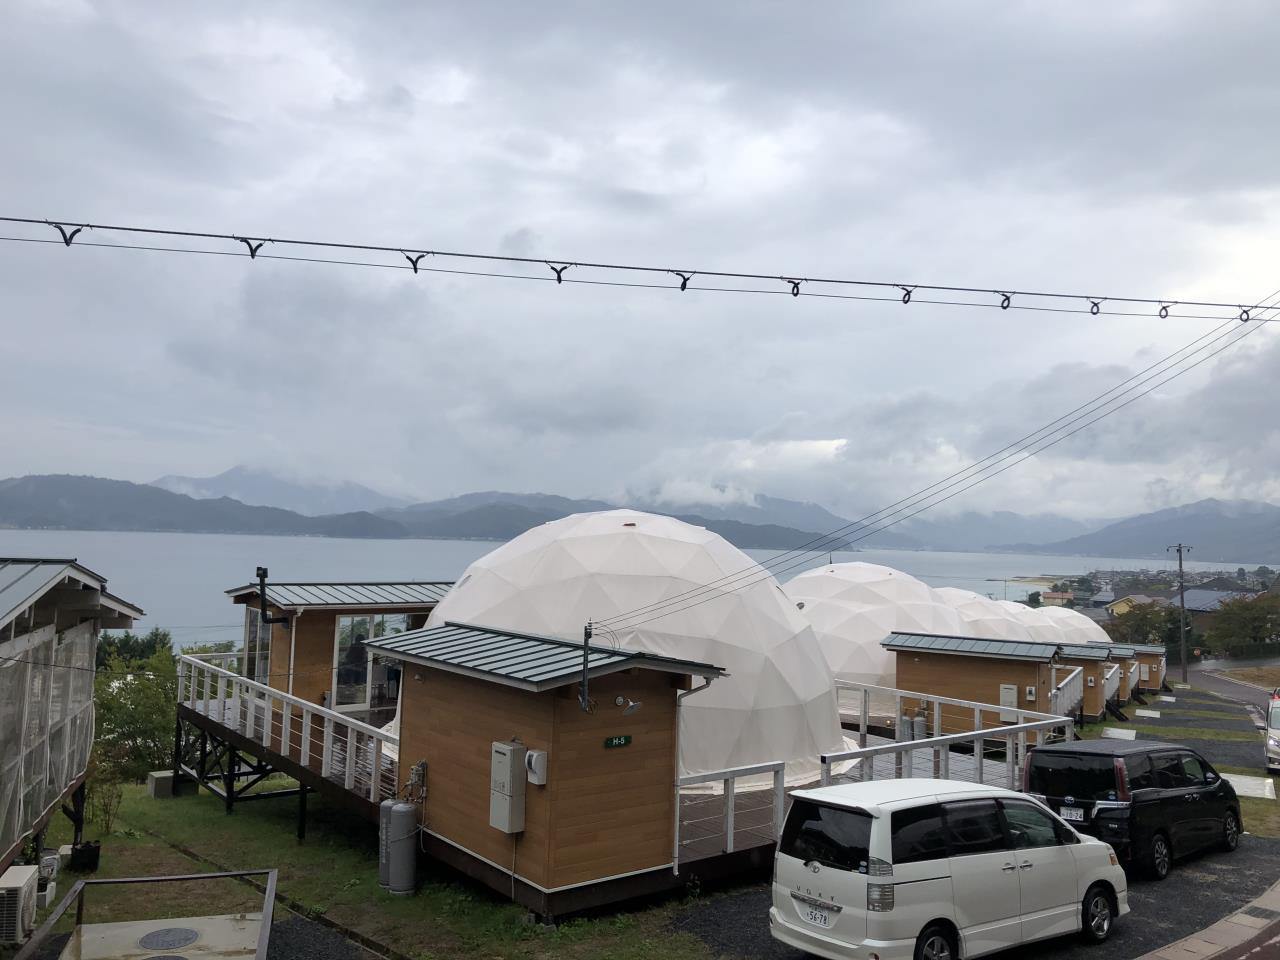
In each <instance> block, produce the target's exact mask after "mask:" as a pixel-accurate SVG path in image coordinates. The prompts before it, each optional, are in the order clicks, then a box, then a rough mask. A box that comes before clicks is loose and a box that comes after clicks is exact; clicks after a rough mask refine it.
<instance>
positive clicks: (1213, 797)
mask: <svg viewBox="0 0 1280 960" xmlns="http://www.w3.org/2000/svg"><path fill="white" fill-rule="evenodd" d="M1022 788H1023V790H1024V791H1025V792H1026V793H1029V794H1031V795H1032V796H1034V797H1036V798H1037V799H1039V800H1042V801H1043V802H1044V803H1046V804H1048V805H1049V806H1050V807H1051V808H1052V809H1053V810H1054V812H1055V813H1057V814H1058V816H1060V817H1062V819H1063V820H1066V821H1067V822H1068V823H1070V824H1072V825H1073V826H1075V827H1076V828H1077V829H1079V830H1082V831H1084V832H1085V833H1089V834H1092V835H1093V836H1095V837H1098V838H1099V839H1101V840H1105V841H1107V843H1109V844H1111V846H1112V847H1114V848H1115V851H1116V853H1118V854H1119V855H1120V856H1121V857H1122V858H1123V859H1125V860H1126V861H1129V862H1134V863H1137V864H1138V865H1140V866H1141V867H1142V868H1143V869H1144V870H1145V871H1146V872H1147V873H1148V874H1149V875H1150V876H1152V877H1154V878H1155V879H1157V880H1163V879H1164V878H1165V876H1166V874H1168V872H1169V866H1170V864H1171V863H1172V862H1173V859H1174V858H1175V857H1181V856H1185V855H1186V854H1189V853H1194V852H1195V851H1197V850H1203V849H1206V848H1209V847H1218V848H1221V849H1224V850H1234V849H1235V848H1236V846H1237V845H1238V844H1239V843H1240V830H1241V823H1240V801H1239V800H1238V799H1236V791H1235V789H1234V788H1233V787H1232V786H1231V784H1230V783H1228V782H1227V781H1226V780H1224V779H1222V777H1221V776H1219V775H1218V772H1217V771H1216V770H1214V769H1213V767H1211V766H1210V765H1209V763H1208V762H1207V761H1206V760H1205V759H1204V757H1202V756H1200V754H1198V753H1196V752H1195V751H1194V750H1192V749H1191V748H1189V747H1183V746H1180V745H1178V744H1176V743H1153V742H1150V741H1137V740H1134V741H1123V740H1077V741H1075V742H1074V743H1058V744H1052V745H1050V746H1044V747H1036V748H1035V749H1034V750H1032V751H1031V752H1030V753H1029V754H1028V755H1027V763H1026V766H1025V768H1024V770H1023V783H1022Z"/></svg>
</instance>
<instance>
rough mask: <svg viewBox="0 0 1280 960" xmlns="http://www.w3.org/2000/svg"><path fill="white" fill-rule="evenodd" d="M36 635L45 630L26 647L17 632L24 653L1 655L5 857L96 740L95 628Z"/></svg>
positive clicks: (0, 786)
mask: <svg viewBox="0 0 1280 960" xmlns="http://www.w3.org/2000/svg"><path fill="white" fill-rule="evenodd" d="M36 633H37V635H41V634H47V636H38V639H37V640H36V642H35V643H34V644H33V645H30V646H28V645H27V644H25V643H23V638H22V636H21V635H19V636H18V638H17V643H16V644H14V645H13V646H16V647H17V648H18V649H21V653H20V654H15V655H14V658H13V659H11V660H0V855H3V853H4V851H6V850H8V849H9V848H11V847H12V846H13V845H14V844H15V843H17V842H18V841H19V840H21V839H22V838H23V836H24V835H25V834H26V833H27V832H28V831H29V830H30V827H31V824H32V823H34V822H35V821H36V820H37V819H39V818H40V817H41V816H42V815H43V814H44V813H45V811H47V810H48V809H49V808H50V807H51V806H53V805H54V804H55V803H57V801H58V800H59V798H60V797H61V796H62V793H63V791H64V790H66V788H67V787H68V786H70V785H71V783H72V782H73V781H74V780H75V779H76V778H77V777H79V776H80V774H82V773H83V772H84V771H85V768H86V767H87V766H88V763H89V752H90V750H91V748H92V746H93V666H94V649H95V647H94V644H95V642H96V641H95V638H94V635H93V632H92V630H91V629H90V627H89V626H88V625H83V626H80V627H76V628H73V629H71V630H67V631H65V632H64V633H63V634H62V636H61V637H59V636H58V635H56V634H55V633H54V631H53V629H52V627H48V628H44V629H42V630H38V631H36ZM9 646H10V645H8V644H0V652H5V651H6V650H7V649H8V648H9ZM72 668H79V669H72Z"/></svg>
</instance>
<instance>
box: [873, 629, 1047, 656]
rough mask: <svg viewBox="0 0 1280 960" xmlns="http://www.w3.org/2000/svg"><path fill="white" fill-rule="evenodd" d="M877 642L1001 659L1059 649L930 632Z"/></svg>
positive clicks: (895, 647) (898, 635)
mask: <svg viewBox="0 0 1280 960" xmlns="http://www.w3.org/2000/svg"><path fill="white" fill-rule="evenodd" d="M880 643H881V645H882V646H884V648H885V649H887V650H927V651H929V652H930V653H952V654H960V655H962V656H977V657H999V658H1001V659H1004V660H1042V661H1049V660H1052V659H1053V656H1054V654H1056V653H1057V652H1058V645H1057V644H1056V643H1024V642H1022V641H1018V640H983V639H980V638H977V637H948V636H939V635H935V634H930V633H891V634H889V636H887V637H885V638H884V639H883V640H881V641H880Z"/></svg>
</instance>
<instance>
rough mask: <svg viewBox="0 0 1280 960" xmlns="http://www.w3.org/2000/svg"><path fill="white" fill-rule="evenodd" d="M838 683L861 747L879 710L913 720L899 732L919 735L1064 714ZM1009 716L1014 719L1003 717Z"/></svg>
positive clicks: (900, 722) (844, 713) (1056, 717)
mask: <svg viewBox="0 0 1280 960" xmlns="http://www.w3.org/2000/svg"><path fill="white" fill-rule="evenodd" d="M835 686H836V698H837V704H838V705H839V709H840V712H841V715H842V716H856V717H858V718H859V724H858V745H859V746H860V747H865V746H866V745H867V728H868V726H869V724H870V721H871V719H872V717H873V716H875V715H876V714H888V716H889V717H890V718H891V720H892V722H893V723H894V724H895V726H897V725H904V724H903V721H904V720H910V722H911V729H910V730H901V729H900V730H899V736H905V735H906V734H910V735H911V736H914V737H915V738H916V739H923V738H924V737H925V736H929V735H932V736H939V735H941V734H942V733H943V732H945V731H946V730H947V729H952V730H954V729H957V728H959V729H960V730H966V731H974V730H982V729H991V728H997V727H1001V728H1002V727H1004V726H1005V725H1006V724H1008V723H1010V722H1012V723H1018V724H1021V723H1029V722H1033V721H1039V720H1055V721H1057V722H1058V723H1059V724H1061V723H1062V717H1061V716H1060V715H1059V714H1058V713H1057V712H1056V711H1055V712H1054V713H1041V712H1039V711H1037V710H1024V709H1022V708H1020V707H1016V706H1002V705H999V704H993V703H981V702H979V701H977V700H961V699H958V698H956V697H944V696H940V695H938V694H936V693H922V692H920V691H918V690H899V689H898V688H896V687H882V686H877V685H876V684H872V683H855V682H853V681H851V680H837V681H836V682H835ZM904 701H910V703H909V704H904ZM847 708H848V709H847ZM1008 717H1011V718H1012V720H1011V721H1010V720H1007V719H1001V718H1008Z"/></svg>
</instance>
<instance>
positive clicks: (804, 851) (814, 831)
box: [778, 797, 871, 873]
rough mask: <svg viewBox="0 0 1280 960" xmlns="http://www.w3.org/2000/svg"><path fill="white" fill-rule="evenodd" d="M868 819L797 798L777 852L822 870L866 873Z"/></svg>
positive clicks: (858, 811)
mask: <svg viewBox="0 0 1280 960" xmlns="http://www.w3.org/2000/svg"><path fill="white" fill-rule="evenodd" d="M870 843H871V815H870V814H867V813H863V812H862V811H861V810H846V809H843V808H841V807H827V806H823V805H822V804H820V803H814V802H813V801H812V800H803V799H800V798H799V797H797V798H796V799H795V800H794V801H792V804H791V813H790V814H789V815H788V816H787V825H786V826H785V827H784V828H783V830H782V840H781V842H780V843H779V845H778V852H779V853H781V854H783V855H784V856H788V857H795V858H796V859H797V860H803V861H805V862H806V863H808V862H809V861H810V860H816V861H817V862H818V863H820V864H822V865H823V866H824V867H834V868H836V869H837V870H849V871H851V872H854V873H866V872H867V856H868V852H867V851H868V849H869V847H870Z"/></svg>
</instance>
